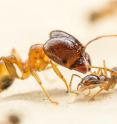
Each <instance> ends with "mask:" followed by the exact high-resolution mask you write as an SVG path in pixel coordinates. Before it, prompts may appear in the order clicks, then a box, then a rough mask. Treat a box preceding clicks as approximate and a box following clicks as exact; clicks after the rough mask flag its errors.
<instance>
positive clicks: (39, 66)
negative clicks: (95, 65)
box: [0, 30, 115, 103]
mask: <svg viewBox="0 0 117 124" xmlns="http://www.w3.org/2000/svg"><path fill="white" fill-rule="evenodd" d="M114 36H115V35H114ZM103 37H108V36H103ZM99 38H102V37H97V38H95V39H94V40H97V39H99ZM94 40H91V41H90V42H89V43H91V42H93V41H94ZM89 43H88V44H89ZM88 44H87V45H88ZM87 45H86V46H85V47H84V46H83V45H82V44H81V43H80V42H79V41H78V40H77V39H76V38H75V37H73V36H72V35H70V34H68V33H66V32H63V31H60V30H56V31H52V32H51V33H50V39H49V40H48V41H47V42H46V43H45V44H35V45H32V46H31V48H30V50H29V54H28V59H27V60H26V61H25V62H23V61H22V59H21V58H20V56H19V54H18V53H17V51H16V50H15V49H13V50H12V53H11V55H10V56H8V57H1V58H0V61H1V63H0V69H1V68H3V66H5V67H4V68H3V70H2V71H1V72H0V74H1V77H0V82H2V83H0V89H1V91H2V90H4V89H6V88H7V87H9V86H10V85H11V84H12V81H13V80H14V79H15V78H18V79H21V80H24V79H27V78H28V77H29V76H30V75H32V76H33V77H34V78H35V79H36V81H37V82H38V83H39V85H40V86H41V88H42V90H43V92H44V93H45V95H46V96H47V97H48V99H49V100H50V101H51V102H52V103H57V102H56V101H54V100H53V99H52V98H51V97H50V96H49V94H48V93H47V91H46V89H45V88H44V86H43V83H42V82H41V79H40V77H39V75H38V74H37V71H43V70H46V69H48V65H51V67H52V68H53V70H54V72H55V73H56V74H57V75H58V76H59V77H60V78H61V79H62V80H63V82H64V83H65V85H66V87H67V91H68V92H71V89H70V86H69V85H68V82H67V81H66V79H65V78H64V76H63V75H62V73H61V72H60V71H59V69H58V67H57V66H56V65H55V64H54V63H53V61H54V62H56V63H57V64H60V65H62V66H64V67H67V68H69V69H74V70H76V71H79V72H82V73H86V72H87V71H89V70H90V69H89V68H88V66H90V65H91V61H90V57H89V55H88V53H86V52H85V49H86V47H87ZM14 65H16V66H17V67H18V68H19V70H20V71H21V73H22V76H21V77H19V76H18V74H17V72H16V68H15V66H14ZM6 71H7V73H8V74H7V79H5V75H6V74H5V75H4V72H6ZM3 79H4V80H3ZM9 81H10V83H8V82H9Z"/></svg>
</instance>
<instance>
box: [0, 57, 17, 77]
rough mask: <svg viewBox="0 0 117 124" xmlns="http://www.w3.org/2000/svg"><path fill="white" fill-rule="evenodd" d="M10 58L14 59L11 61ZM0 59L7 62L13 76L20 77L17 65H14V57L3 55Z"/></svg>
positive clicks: (6, 64)
mask: <svg viewBox="0 0 117 124" xmlns="http://www.w3.org/2000/svg"><path fill="white" fill-rule="evenodd" d="M10 60H12V61H10ZM0 61H3V62H4V64H5V66H6V68H7V70H8V72H9V74H10V76H11V77H13V78H14V77H17V78H18V75H17V72H16V69H15V66H14V65H13V61H14V58H12V57H11V58H10V57H9V58H6V57H1V58H0Z"/></svg>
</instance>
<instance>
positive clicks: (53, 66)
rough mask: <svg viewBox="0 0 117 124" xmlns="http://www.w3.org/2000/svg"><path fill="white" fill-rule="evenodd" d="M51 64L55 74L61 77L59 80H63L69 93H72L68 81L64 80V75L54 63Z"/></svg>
mask: <svg viewBox="0 0 117 124" xmlns="http://www.w3.org/2000/svg"><path fill="white" fill-rule="evenodd" d="M50 64H51V65H52V68H53V70H54V72H55V73H56V74H57V75H58V76H59V78H61V79H62V80H63V82H64V83H65V85H66V87H67V92H70V91H71V89H70V87H69V85H68V83H67V81H66V79H65V78H64V76H63V75H62V73H61V72H60V71H59V69H58V68H57V66H56V65H55V64H54V63H53V62H52V61H50Z"/></svg>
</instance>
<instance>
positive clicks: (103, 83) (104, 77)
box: [70, 61, 117, 100]
mask: <svg viewBox="0 0 117 124" xmlns="http://www.w3.org/2000/svg"><path fill="white" fill-rule="evenodd" d="M103 66H104V67H96V66H91V68H97V69H98V71H97V72H93V73H92V72H91V74H89V75H86V76H85V77H83V78H82V77H81V76H79V78H80V79H81V81H80V83H79V84H78V85H77V92H76V94H77V95H78V94H80V93H82V92H84V91H85V90H89V93H88V94H87V96H89V94H90V90H91V89H94V88H96V87H99V88H100V90H99V91H98V92H97V93H95V94H94V95H93V96H91V97H90V99H89V100H94V99H95V97H96V96H97V95H98V94H99V93H100V92H102V91H103V90H105V91H108V90H109V89H113V88H114V87H115V85H116V84H117V67H113V68H112V69H109V68H107V67H106V64H105V61H104V62H103ZM108 72H110V74H109V75H108ZM74 76H78V75H75V74H74ZM72 81H73V76H72V78H71V80H70V85H72Z"/></svg>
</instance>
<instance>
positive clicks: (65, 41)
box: [43, 30, 91, 73]
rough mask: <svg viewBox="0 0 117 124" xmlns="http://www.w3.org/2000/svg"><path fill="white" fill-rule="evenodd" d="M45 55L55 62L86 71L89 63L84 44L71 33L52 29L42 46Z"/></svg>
mask: <svg viewBox="0 0 117 124" xmlns="http://www.w3.org/2000/svg"><path fill="white" fill-rule="evenodd" d="M43 48H44V51H45V53H46V55H47V56H48V57H49V58H50V59H52V60H53V61H55V62H56V63H58V64H60V65H62V66H64V67H67V68H69V69H74V70H76V71H79V72H82V73H86V72H87V71H88V70H89V69H88V65H91V61H90V57H89V55H88V53H86V52H85V51H84V46H83V45H82V44H81V43H80V42H79V41H78V40H77V39H76V38H75V37H73V36H72V35H70V34H68V33H66V32H63V31H59V30H56V31H52V32H51V33H50V39H49V40H48V41H47V42H46V43H45V44H44V46H43Z"/></svg>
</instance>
